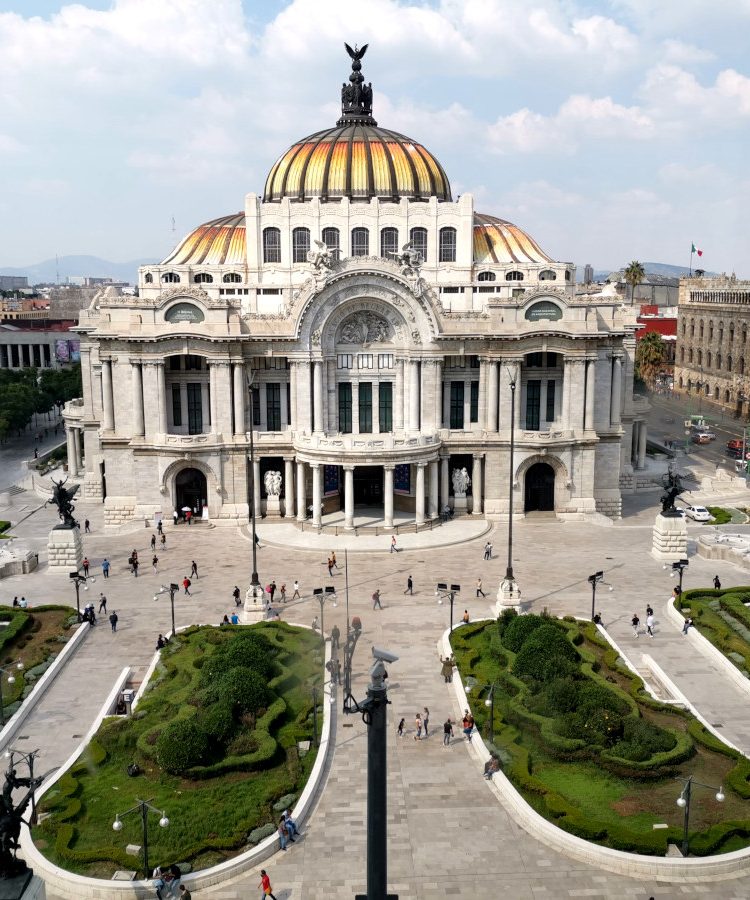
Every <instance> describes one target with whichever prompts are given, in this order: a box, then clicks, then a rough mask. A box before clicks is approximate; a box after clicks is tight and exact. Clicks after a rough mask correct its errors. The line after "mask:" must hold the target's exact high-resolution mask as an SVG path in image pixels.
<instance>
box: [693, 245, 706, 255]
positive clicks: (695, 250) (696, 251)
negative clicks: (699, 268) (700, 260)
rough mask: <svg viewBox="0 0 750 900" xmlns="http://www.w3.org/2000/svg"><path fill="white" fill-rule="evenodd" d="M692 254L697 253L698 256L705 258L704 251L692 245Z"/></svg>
mask: <svg viewBox="0 0 750 900" xmlns="http://www.w3.org/2000/svg"><path fill="white" fill-rule="evenodd" d="M690 253H691V254H693V253H697V254H698V256H703V251H702V250H699V249H698V248H697V247H696V246H695V244H691V245H690Z"/></svg>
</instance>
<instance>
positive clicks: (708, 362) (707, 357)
mask: <svg viewBox="0 0 750 900" xmlns="http://www.w3.org/2000/svg"><path fill="white" fill-rule="evenodd" d="M706 365H707V366H708V368H709V369H710V368H711V351H710V350H709V351H708V353H707V354H706Z"/></svg>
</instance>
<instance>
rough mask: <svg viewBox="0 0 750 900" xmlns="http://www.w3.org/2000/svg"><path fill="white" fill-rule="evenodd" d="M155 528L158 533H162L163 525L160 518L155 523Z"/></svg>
mask: <svg viewBox="0 0 750 900" xmlns="http://www.w3.org/2000/svg"><path fill="white" fill-rule="evenodd" d="M156 530H157V532H158V533H159V534H160V535H161V534H164V526H163V525H162V521H161V519H159V521H158V522H157V523H156Z"/></svg>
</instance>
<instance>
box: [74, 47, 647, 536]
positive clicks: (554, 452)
mask: <svg viewBox="0 0 750 900" xmlns="http://www.w3.org/2000/svg"><path fill="white" fill-rule="evenodd" d="M361 55H362V51H357V52H355V53H354V55H353V59H352V73H351V77H350V78H349V80H348V81H347V82H346V83H345V84H344V88H343V90H342V105H341V116H340V118H339V119H338V121H337V122H335V123H321V124H323V125H325V126H326V127H324V128H323V130H321V131H318V132H316V133H315V134H311V135H309V136H307V137H302V138H301V139H300V140H298V141H297V142H296V143H294V144H293V145H292V146H291V147H289V148H288V149H286V150H285V151H284V152H283V153H282V154H281V156H279V158H278V159H277V160H276V162H274V163H273V164H272V165H270V169H269V172H268V176H267V178H266V182H265V188H264V191H263V194H262V196H258V195H256V194H253V193H249V194H247V195H246V196H245V198H244V206H243V209H242V210H241V211H239V212H233V213H231V214H229V215H221V216H219V217H218V218H215V219H212V220H211V221H208V222H206V223H204V224H202V225H199V226H198V227H196V228H195V229H194V230H193V231H192V232H190V233H189V234H188V235H187V237H185V238H184V240H182V241H180V242H179V243H178V245H177V246H176V247H175V248H174V250H173V251H172V252H171V253H170V254H169V255H168V256H167V257H166V258H165V259H164V260H163V261H162V262H161V263H160V264H158V265H149V266H143V267H141V268H140V270H139V274H138V293H137V296H124V295H121V294H120V293H119V291H118V289H116V288H107V289H104V290H103V291H101V292H100V293H99V295H97V296H96V297H95V299H94V301H93V302H92V303H91V305H90V307H89V308H88V309H84V310H83V311H82V312H81V316H80V322H79V326H78V329H77V331H78V332H79V334H80V340H81V363H82V370H83V398H82V399H81V400H77V401H72V402H71V403H69V404H68V405H67V407H66V409H65V414H64V418H65V427H66V430H67V436H68V451H69V459H70V467H71V471H72V474H73V475H81V476H82V477H83V486H82V496H83V497H84V498H85V499H87V500H101V501H103V505H104V521H105V524H106V525H119V524H123V523H126V522H128V521H131V520H137V519H144V518H145V519H148V520H153V518H154V516H158V514H159V513H161V515H162V516H163V517H164V518H165V519H166V518H169V517H171V516H172V515H173V512H174V511H177V512H178V513H179V514H182V511H183V510H185V509H188V508H189V509H190V510H191V511H192V514H193V515H197V516H198V517H199V518H204V519H205V518H208V519H209V520H210V521H211V522H212V523H213V524H215V525H222V524H226V525H235V526H236V525H238V524H243V523H245V522H247V521H248V517H249V515H250V508H251V504H252V505H253V506H254V509H255V513H256V516H264V517H267V518H268V519H269V520H272V519H274V518H278V519H279V520H280V521H282V522H283V520H285V519H286V520H289V521H290V522H296V523H297V526H298V527H299V526H300V524H301V523H304V527H309V526H312V527H313V528H325V527H327V525H328V524H335V525H336V526H337V527H339V528H341V529H352V528H353V527H354V523H355V516H357V515H358V510H361V509H364V510H367V511H368V513H369V515H370V518H369V520H368V521H370V522H372V523H373V524H375V525H378V524H379V525H380V526H382V527H384V528H391V527H393V526H394V524H395V525H399V524H401V525H404V524H406V523H411V524H412V525H414V526H416V528H417V529H419V528H420V527H422V526H425V527H427V526H428V525H429V524H430V523H433V524H437V523H438V522H439V521H440V519H441V517H443V516H446V515H448V514H450V515H469V516H474V517H485V518H487V519H489V520H492V519H501V518H502V516H503V515H504V514H505V515H506V516H507V513H508V509H509V484H510V480H509V477H508V469H509V464H510V456H509V455H510V445H511V436H512V435H511V431H513V432H514V435H513V438H514V442H515V452H514V460H513V466H514V476H513V488H512V489H513V492H514V497H513V510H514V513H515V514H516V516H518V515H527V514H530V513H535V512H538V511H554V513H555V514H556V516H557V517H558V518H561V519H565V518H573V519H583V518H585V517H596V516H605V517H609V518H610V519H618V518H619V517H620V515H621V497H622V494H623V492H627V491H633V490H634V488H635V476H634V468H636V464H637V461H638V454H639V453H641V454H643V453H645V447H646V427H645V422H644V421H643V419H644V413H643V411H642V410H640V409H639V407H638V401H635V400H634V398H633V390H632V388H633V357H634V351H635V338H634V332H635V316H634V315H633V314H632V312H631V310H629V309H628V308H626V307H624V306H623V304H622V300H621V299H620V298H618V297H617V296H615V295H614V292H613V293H612V295H609V294H608V292H607V290H606V289H605V290H604V291H602V292H601V293H598V294H588V295H580V296H576V293H575V267H574V266H573V265H572V264H571V263H567V262H559V261H555V260H554V259H553V258H552V257H551V256H549V255H548V254H547V253H546V252H545V250H543V249H542V246H541V245H540V244H539V243H537V241H536V240H535V239H534V238H532V237H531V236H530V235H529V234H527V233H526V232H525V231H523V230H522V227H519V225H516V224H513V223H511V222H508V221H506V220H504V219H503V218H501V217H500V216H497V215H494V214H489V213H485V212H480V211H478V210H476V209H475V205H474V198H473V197H472V196H471V194H468V193H465V194H463V195H461V196H455V195H454V193H453V191H452V189H451V184H450V181H449V178H448V174H447V173H446V172H445V171H444V169H443V167H442V166H441V164H440V162H439V161H438V160H437V158H436V157H435V156H433V155H432V153H431V152H430V151H429V150H428V149H427V148H426V147H424V146H423V145H422V144H420V143H419V142H418V140H415V139H412V138H411V137H406V136H404V135H402V134H398V133H396V132H393V131H389V130H388V129H387V128H384V127H382V125H380V124H379V123H378V121H376V118H375V113H376V112H377V108H376V107H377V104H376V103H375V104H373V89H372V87H371V85H370V84H369V83H366V82H365V79H364V76H363V74H362V71H361V70H362V67H363V62H362V61H361ZM342 74H343V73H342ZM270 162H271V161H270V160H269V163H270ZM217 212H220V211H217ZM500 212H502V211H500ZM541 237H542V238H543V235H542V236H541ZM512 410H513V411H514V412H513V416H514V418H515V422H512V421H511V419H512V414H511V411H512ZM250 429H252V431H253V435H252V436H253V438H254V458H253V461H252V463H251V461H250V454H249V443H250ZM81 441H82V442H83V451H84V452H83V453H82V452H81V450H82V448H81V444H80V442H81ZM82 459H85V462H83V463H82V462H81V460H82ZM251 466H252V467H253V468H254V471H251ZM81 468H82V469H83V470H82V471H79V469H81ZM253 475H254V478H253V477H252V476H253Z"/></svg>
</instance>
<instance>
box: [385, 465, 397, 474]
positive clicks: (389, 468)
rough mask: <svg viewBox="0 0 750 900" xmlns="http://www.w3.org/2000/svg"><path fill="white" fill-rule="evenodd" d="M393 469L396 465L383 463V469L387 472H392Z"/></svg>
mask: <svg viewBox="0 0 750 900" xmlns="http://www.w3.org/2000/svg"><path fill="white" fill-rule="evenodd" d="M395 468H396V463H384V464H383V469H384V470H386V471H388V472H392V471H393V470H394V469H395Z"/></svg>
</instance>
